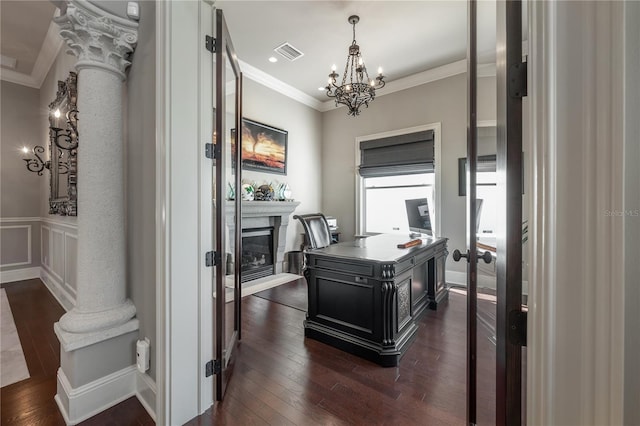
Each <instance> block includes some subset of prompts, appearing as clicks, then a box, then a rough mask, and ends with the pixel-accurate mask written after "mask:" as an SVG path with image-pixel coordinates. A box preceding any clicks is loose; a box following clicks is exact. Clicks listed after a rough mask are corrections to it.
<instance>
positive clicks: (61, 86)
mask: <svg viewBox="0 0 640 426" xmlns="http://www.w3.org/2000/svg"><path fill="white" fill-rule="evenodd" d="M77 100H78V75H77V74H76V73H75V72H70V73H69V78H67V80H66V81H58V93H57V94H56V99H55V100H54V101H53V102H51V103H50V104H49V158H50V159H51V160H50V161H51V166H50V171H51V175H50V176H51V182H50V193H49V214H59V215H62V216H77V214H78V210H77V208H78V207H77V180H78V176H77V170H78V169H77V164H78V161H77V153H78V108H77Z"/></svg>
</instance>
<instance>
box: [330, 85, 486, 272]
mask: <svg viewBox="0 0 640 426" xmlns="http://www.w3.org/2000/svg"><path fill="white" fill-rule="evenodd" d="M466 87H467V86H466V74H460V75H456V76H453V77H449V78H445V79H442V80H437V81H434V82H432V83H427V84H424V85H422V86H418V87H414V88H411V89H408V90H403V91H401V92H396V93H391V94H389V95H385V96H379V97H377V98H376V99H375V101H374V102H372V103H371V105H370V106H369V108H368V109H364V110H363V111H362V112H361V114H360V116H358V117H349V116H347V113H346V109H345V108H338V109H335V110H332V111H328V112H325V113H324V114H323V117H322V128H323V131H322V136H323V138H322V139H323V144H322V164H323V166H322V209H323V211H324V213H325V214H327V215H331V216H335V217H336V218H337V219H338V224H339V226H340V228H341V230H342V237H343V239H344V240H350V239H353V235H354V233H355V232H356V229H355V152H356V150H355V138H356V137H358V136H365V135H371V134H375V133H381V132H386V131H391V130H397V129H404V128H409V127H414V126H419V125H424V124H429V123H436V122H440V123H441V124H442V158H440V159H439V160H438V164H436V167H441V168H442V184H441V188H442V194H441V202H442V214H443V217H442V221H441V227H442V231H441V235H442V236H444V237H447V238H449V243H448V245H449V250H450V251H453V249H455V248H458V249H460V250H462V249H463V248H465V247H466V242H465V233H466V219H465V215H466V213H465V197H460V196H458V158H460V157H466V143H467V142H466V141H467V139H466V125H467V124H466V123H467V119H466V111H467V109H466V99H467V97H466V96H467V95H466V90H467V89H466ZM383 91H384V89H382V90H381V92H383ZM495 99H496V89H495V77H487V78H481V79H480V80H479V84H478V104H479V105H478V120H479V121H483V120H495V117H496V115H495V114H496V110H495ZM464 267H465V265H464V264H463V263H454V262H453V261H452V260H451V259H449V260H448V262H447V269H448V270H457V271H461V272H464V271H465V269H464Z"/></svg>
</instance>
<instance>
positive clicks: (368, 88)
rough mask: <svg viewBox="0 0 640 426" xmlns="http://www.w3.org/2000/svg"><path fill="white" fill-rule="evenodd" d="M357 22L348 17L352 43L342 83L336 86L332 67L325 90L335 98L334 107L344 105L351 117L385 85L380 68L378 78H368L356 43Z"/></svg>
mask: <svg viewBox="0 0 640 426" xmlns="http://www.w3.org/2000/svg"><path fill="white" fill-rule="evenodd" d="M358 21H360V17H358V16H356V15H352V16H349V23H350V24H351V25H353V41H352V42H351V45H350V46H349V56H347V64H346V66H345V68H344V74H343V75H342V83H341V84H340V85H338V84H336V83H337V79H338V77H339V75H338V74H337V73H336V66H335V65H334V66H333V67H332V68H331V74H329V84H328V85H327V87H326V88H325V89H326V90H327V96H329V97H330V98H335V100H336V106H339V105H340V104H342V105H346V106H347V108H348V109H349V111H348V112H347V114H348V115H351V116H353V117H355V116H357V115H360V107H361V106H362V105H364V106H366V107H367V108H368V107H369V102H371V101H373V100H374V99H375V97H376V89H381V88H383V87H384V85H385V82H384V76H383V75H382V68H378V76H377V77H376V78H375V80H372V79H370V78H369V73H368V72H367V67H366V66H365V65H364V61H363V60H362V55H361V53H360V46H358V44H357V43H356V24H357V23H358Z"/></svg>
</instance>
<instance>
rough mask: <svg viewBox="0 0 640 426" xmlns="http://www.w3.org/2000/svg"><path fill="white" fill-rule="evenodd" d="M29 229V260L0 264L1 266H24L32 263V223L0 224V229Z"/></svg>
mask: <svg viewBox="0 0 640 426" xmlns="http://www.w3.org/2000/svg"><path fill="white" fill-rule="evenodd" d="M22 228H26V229H27V261H26V262H16V263H5V264H0V268H8V267H11V266H22V265H31V225H11V226H3V225H0V231H2V230H3V229H22Z"/></svg>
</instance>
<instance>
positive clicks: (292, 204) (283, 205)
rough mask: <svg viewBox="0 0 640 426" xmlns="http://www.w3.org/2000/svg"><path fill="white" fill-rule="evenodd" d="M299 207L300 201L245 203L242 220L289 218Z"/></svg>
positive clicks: (243, 203) (243, 204)
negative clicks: (272, 217) (262, 217)
mask: <svg viewBox="0 0 640 426" xmlns="http://www.w3.org/2000/svg"><path fill="white" fill-rule="evenodd" d="M299 205H300V202H299V201H243V202H242V218H243V219H244V218H245V217H247V218H248V217H261V216H287V217H289V215H290V214H291V213H293V211H294V210H295V209H296V207H298V206H299ZM243 227H244V224H243Z"/></svg>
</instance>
